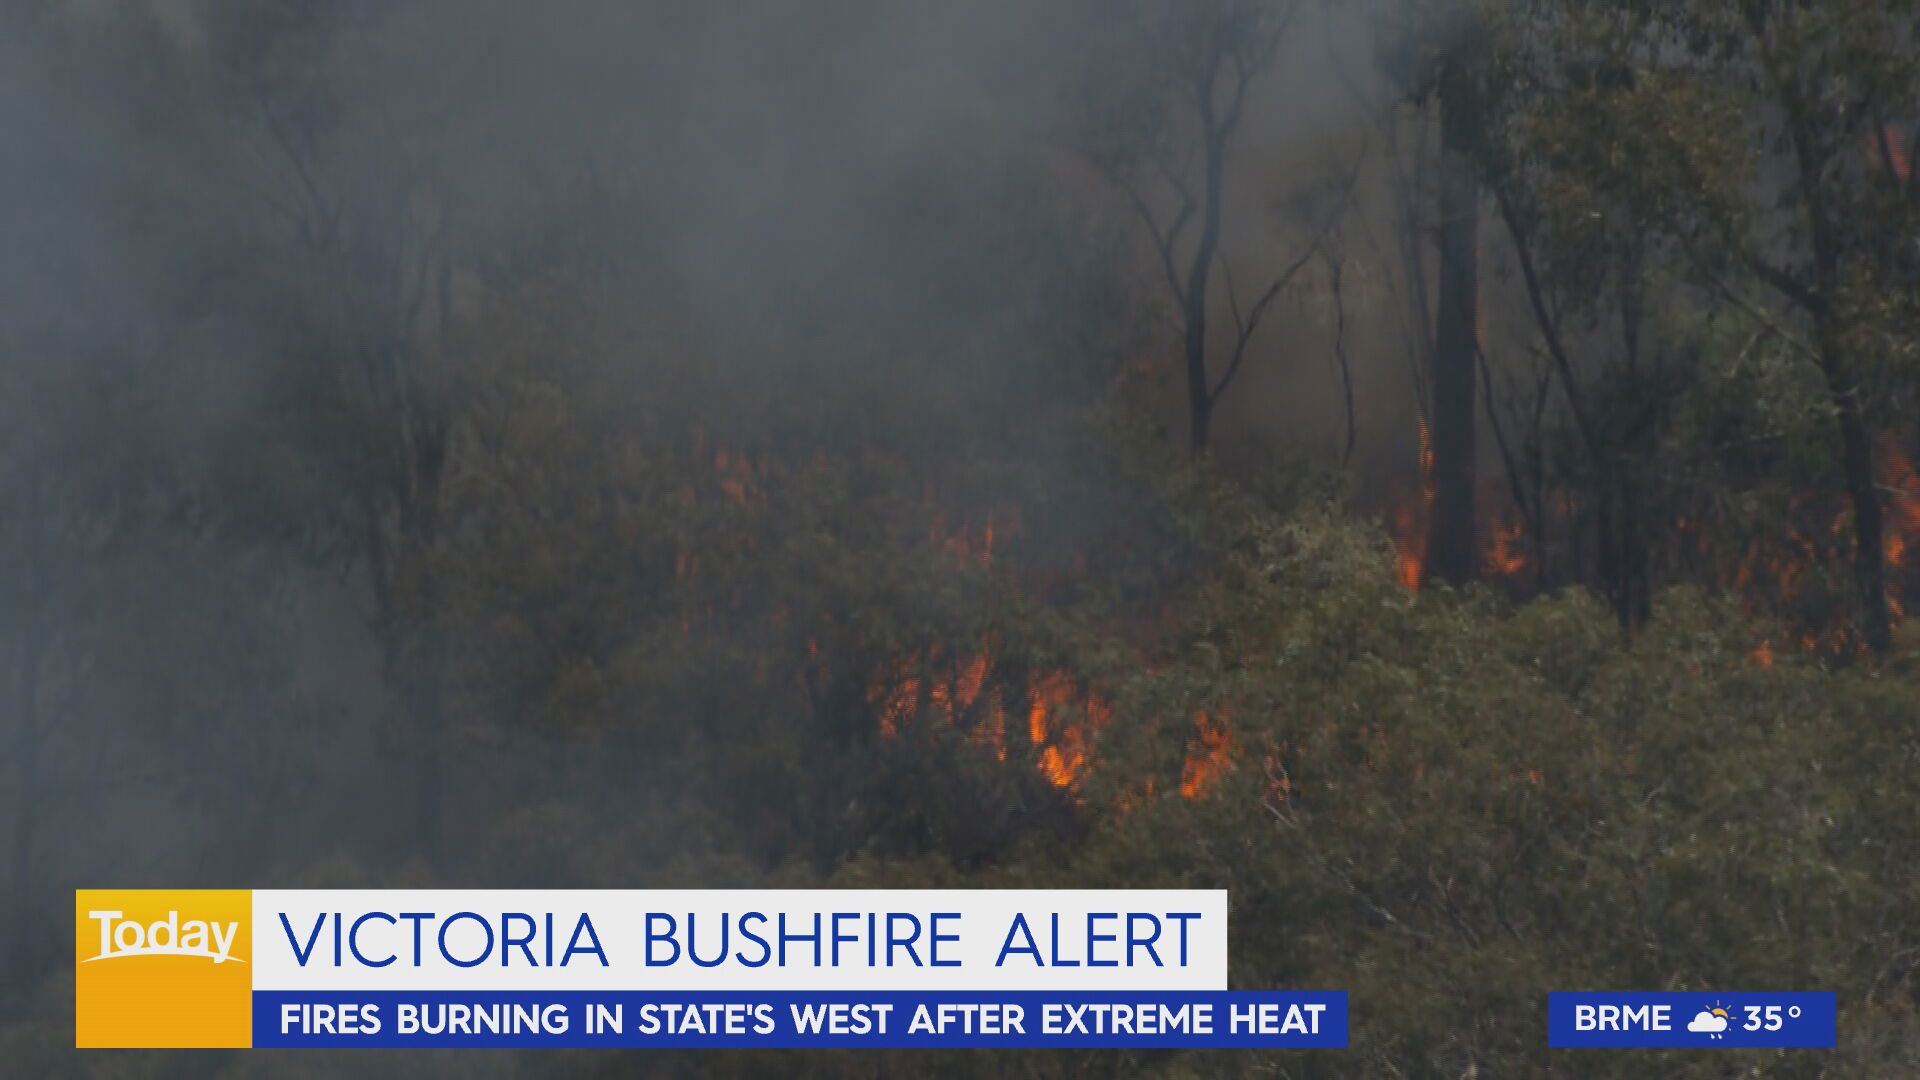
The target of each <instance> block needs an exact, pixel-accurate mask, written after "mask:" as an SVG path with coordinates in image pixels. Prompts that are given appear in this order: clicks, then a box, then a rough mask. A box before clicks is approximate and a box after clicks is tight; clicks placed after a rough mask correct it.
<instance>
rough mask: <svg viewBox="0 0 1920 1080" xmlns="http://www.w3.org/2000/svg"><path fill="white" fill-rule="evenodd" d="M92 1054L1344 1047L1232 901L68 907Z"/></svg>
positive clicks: (960, 893) (359, 898) (398, 894)
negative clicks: (322, 1049) (1231, 979)
mask: <svg viewBox="0 0 1920 1080" xmlns="http://www.w3.org/2000/svg"><path fill="white" fill-rule="evenodd" d="M74 927H75V932H74V961H75V973H76V974H75V991H74V994H75V1029H74V1041H75V1045H76V1046H79V1047H82V1048H94V1047H249V1046H251V1047H317V1046H333V1047H344V1046H361V1047H395V1046H422V1047H429V1046H432V1047H455V1046H468V1047H542V1046H545V1047H615V1046H628V1047H638V1046H659V1047H714V1048H722V1047H766V1048H774V1047H842V1048H855V1047H981V1048H985V1047H1002V1048H1009V1047H1138V1048H1147V1047H1270V1048H1310V1047H1322V1048H1328V1047H1344V1046H1346V1045H1347V997H1346V994H1344V993H1341V992H1337V991H1327V992H1320V991H1279V990H1272V991H1229V990H1227V988H1226V987H1227V894H1226V893H1225V892H1224V891H1219V890H1166V891H1160V890H1119V891H1083V890H1063V891H1049V890H1032V891H1015V890H918V891H880V890H859V891H856V890H848V891H824V890H664V891H547V890H519V891H478V890H300V891H267V890H245V889H230V890H165V889H122V890H112V889H103V890H91V889H83V890H80V891H78V892H76V893H75V894H74Z"/></svg>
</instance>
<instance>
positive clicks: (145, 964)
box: [0, 889, 253, 1072]
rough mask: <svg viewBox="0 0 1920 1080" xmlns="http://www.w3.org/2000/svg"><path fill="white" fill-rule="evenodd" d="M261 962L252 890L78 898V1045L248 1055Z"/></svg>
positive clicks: (110, 892) (115, 892)
mask: <svg viewBox="0 0 1920 1080" xmlns="http://www.w3.org/2000/svg"><path fill="white" fill-rule="evenodd" d="M252 956H253V894H252V893H251V892H249V891H247V890H245V889H79V890H76V891H75V892H74V897H73V960H74V971H73V976H74V994H73V997H74V1025H73V1044H74V1045H75V1046H77V1047H87V1048H91V1047H129V1046H132V1047H155V1048H158V1047H188V1046H246V1045H248V1044H249V1043H250V1042H252V1039H253V1032H252V999H253V965H252V964H251V963H250V958H251V957H252ZM5 1071H6V1068H5V1066H3V1065H0V1072H5Z"/></svg>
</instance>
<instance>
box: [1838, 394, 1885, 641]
mask: <svg viewBox="0 0 1920 1080" xmlns="http://www.w3.org/2000/svg"><path fill="white" fill-rule="evenodd" d="M1827 381H1828V386H1829V388H1830V390H1831V392H1832V394H1833V401H1834V405H1835V419H1836V420H1837V422H1838V423H1839V425H1840V447H1841V468H1842V469H1844V470H1845V472H1846V481H1847V496H1848V498H1849V499H1851V500H1852V502H1853V577H1854V582H1855V584H1856V585H1857V587H1858V588H1859V590H1860V634H1861V636H1862V637H1863V638H1865V639H1866V642H1867V646H1868V647H1869V648H1871V649H1872V650H1873V651H1874V652H1877V653H1878V652H1885V651H1887V647H1888V646H1890V645H1891V644H1893V618H1892V615H1891V613H1890V612H1889V611H1888V609H1887V571H1886V539H1885V536H1884V530H1883V522H1882V517H1883V515H1882V513H1881V508H1880V491H1879V489H1878V488H1876V487H1875V486H1874V481H1873V443H1872V441H1871V440H1870V438H1869V436H1868V434H1867V421H1866V417H1865V416H1863V415H1862V413H1861V409H1860V392H1859V387H1858V386H1856V385H1853V384H1852V383H1851V382H1850V381H1843V380H1841V379H1838V378H1836V373H1835V372H1834V371H1833V369H1832V368H1829V375H1828V380H1827Z"/></svg>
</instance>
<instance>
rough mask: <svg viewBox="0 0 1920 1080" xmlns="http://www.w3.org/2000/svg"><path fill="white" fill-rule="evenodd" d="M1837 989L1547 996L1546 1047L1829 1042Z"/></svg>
mask: <svg viewBox="0 0 1920 1080" xmlns="http://www.w3.org/2000/svg"><path fill="white" fill-rule="evenodd" d="M1837 1034H1838V1032H1837V1025H1836V1019H1835V1013H1834V998H1833V995H1832V994H1809V993H1738V994H1706V993H1681V992H1674V993H1646V994H1636V993H1563V994H1548V995H1547V1045H1549V1046H1553V1047H1560V1048H1573V1047H1687V1046H1692V1047H1698V1048H1700V1049H1720V1048H1727V1049H1734V1048H1739V1047H1774V1048H1827V1047H1832V1046H1833V1045H1834V1044H1835V1042H1836V1041H1837Z"/></svg>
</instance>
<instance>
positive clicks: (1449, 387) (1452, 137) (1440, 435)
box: [1427, 103, 1480, 584]
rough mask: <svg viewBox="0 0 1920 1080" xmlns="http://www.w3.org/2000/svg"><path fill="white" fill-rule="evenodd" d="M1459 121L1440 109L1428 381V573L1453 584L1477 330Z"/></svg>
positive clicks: (1469, 548) (1470, 503) (1473, 184)
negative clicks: (1435, 291) (1435, 302)
mask: <svg viewBox="0 0 1920 1080" xmlns="http://www.w3.org/2000/svg"><path fill="white" fill-rule="evenodd" d="M1461 126H1462V121H1461V120H1460V119H1459V118H1458V117H1457V116H1456V115H1455V114H1454V113H1453V112H1452V111H1451V110H1449V109H1448V108H1447V106H1446V105H1445V104H1444V103H1443V104H1442V105H1441V130H1440V219H1441V220H1440V288H1439V311H1438V312H1437V313H1436V319H1435V326H1434V342H1433V352H1432V357H1433V359H1432V371H1431V373H1430V375H1431V379H1430V383H1431V386H1432V390H1433V398H1432V402H1433V415H1432V416H1431V417H1430V418H1429V424H1428V427H1429V430H1430V431H1431V438H1432V447H1433V506H1432V509H1431V511H1430V513H1429V515H1428V519H1427V572H1428V573H1429V574H1432V575H1433V576H1435V577H1438V578H1440V579H1441V580H1443V581H1448V582H1452V583H1454V584H1459V583H1461V582H1464V581H1467V580H1468V579H1470V578H1471V577H1473V571H1474V484H1475V449H1474V404H1473V402H1474V385H1475V384H1474V374H1475V362H1476V360H1477V358H1478V348H1479V346H1478V341H1477V340H1476V338H1477V330H1478V326H1479V318H1478V314H1479V267H1478V262H1479V260H1478V250H1477V246H1478V233H1479V225H1480V186H1479V182H1478V180H1477V179H1476V177H1475V175H1474V169H1473V162H1472V159H1471V158H1469V157H1468V155H1467V153H1466V149H1465V147H1464V146H1463V145H1462V141H1463V140H1462V135H1461V131H1460V128H1461Z"/></svg>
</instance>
